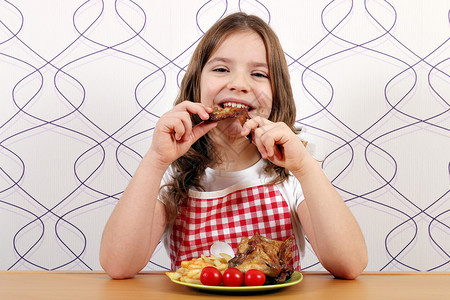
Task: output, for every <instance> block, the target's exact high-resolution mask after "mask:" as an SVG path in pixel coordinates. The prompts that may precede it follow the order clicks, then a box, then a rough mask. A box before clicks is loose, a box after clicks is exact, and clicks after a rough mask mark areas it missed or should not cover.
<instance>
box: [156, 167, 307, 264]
mask: <svg viewBox="0 0 450 300" xmlns="http://www.w3.org/2000/svg"><path fill="white" fill-rule="evenodd" d="M265 166H266V161H265V160H264V159H260V160H259V161H258V162H257V163H255V164H254V165H253V166H251V167H249V168H247V169H244V170H241V171H234V172H225V171H220V170H215V169H211V168H207V169H206V170H205V175H204V176H203V178H202V180H201V184H202V186H203V187H204V191H198V190H190V191H189V195H190V196H193V197H198V196H199V195H202V194H203V196H204V194H208V196H211V197H213V196H216V195H223V194H227V193H228V192H230V191H233V190H236V189H239V188H242V187H246V186H252V185H254V184H255V182H258V183H268V182H270V181H271V180H272V179H273V177H272V176H268V175H267V174H266V173H265V172H264V167H265ZM170 174H172V169H171V168H169V170H168V171H167V172H166V175H165V176H164V178H163V182H162V184H164V183H166V182H167V180H168V179H169V178H170ZM274 187H275V188H276V189H278V190H279V191H280V193H281V194H282V195H283V198H284V199H285V200H286V201H287V202H288V205H289V210H290V216H291V223H292V227H293V230H294V234H295V240H296V242H297V248H298V249H299V251H300V256H301V257H303V256H304V253H305V234H304V231H303V228H302V227H301V224H300V219H299V217H298V214H297V208H298V205H299V204H300V203H301V202H302V201H303V200H304V196H303V191H302V188H301V186H300V182H298V180H297V179H296V178H295V177H294V176H289V178H288V179H287V180H285V181H284V182H282V183H279V184H276V185H274ZM171 233H172V228H171V226H168V227H167V228H166V230H165V232H164V234H163V238H162V241H163V243H164V246H165V248H166V250H167V253H169V252H170V251H169V240H170V235H171Z"/></svg>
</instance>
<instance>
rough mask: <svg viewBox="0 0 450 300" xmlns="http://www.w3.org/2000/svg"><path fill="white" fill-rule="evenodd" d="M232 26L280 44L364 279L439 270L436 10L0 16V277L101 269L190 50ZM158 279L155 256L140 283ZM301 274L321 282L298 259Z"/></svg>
mask: <svg viewBox="0 0 450 300" xmlns="http://www.w3.org/2000/svg"><path fill="white" fill-rule="evenodd" d="M239 10H242V11H245V12H248V13H254V14H257V15H259V16H260V17H262V18H263V19H264V20H266V21H267V22H269V23H270V24H271V26H272V27H273V28H274V29H275V31H276V32H277V33H278V35H279V37H280V40H281V42H282V44H283V46H284V50H285V53H286V57H287V60H288V63H289V67H290V72H291V78H292V85H293V88H294V92H295V97H296V101H297V105H298V111H297V116H298V123H299V125H301V126H302V127H303V128H304V132H303V133H302V135H304V138H306V139H307V140H308V141H309V146H308V147H309V148H308V149H309V151H311V152H312V153H313V155H314V156H315V157H316V158H317V159H318V160H323V159H324V158H325V157H327V159H326V160H324V161H323V162H322V167H323V169H324V171H325V172H326V174H327V176H329V178H330V180H332V182H333V184H334V185H335V186H336V188H337V189H338V190H339V192H340V194H341V195H342V197H343V198H344V200H345V201H346V203H347V204H348V206H349V207H350V208H351V210H352V212H353V213H354V214H355V216H356V218H357V220H358V222H359V223H360V225H361V227H362V230H363V232H364V235H365V238H366V242H367V245H368V248H369V266H368V268H367V270H403V271H412V270H436V271H449V270H450V256H449V255H450V238H449V237H450V227H449V225H450V210H449V209H450V195H449V187H450V184H449V171H450V164H449V161H450V156H449V153H450V132H449V131H450V112H449V102H450V40H449V38H450V3H449V2H448V1H447V0H432V1H425V0H409V1H406V0H403V1H402V0H389V1H381V0H354V1H351V0H341V1H332V0H317V1H316V0H315V1H313V0H304V1H294V0H283V1H269V0H260V1H257V0H248V1H243V0H242V1H238V0H229V1H226V0H211V1H205V0H195V1H181V0H178V1H177V0H166V1H143V0H135V1H126V0H117V1H114V0H88V1H85V0H69V1H59V0H41V1H33V0H10V1H6V0H0V103H1V109H0V226H1V227H0V228H1V230H0V245H1V248H0V255H1V260H0V269H3V270H40V269H41V270H42V269H43V270H55V269H56V270H98V269H101V267H100V265H99V262H98V252H99V245H100V237H101V234H102V230H103V227H104V225H105V222H106V220H107V218H108V216H109V214H110V213H111V211H112V209H113V207H114V205H115V204H116V203H117V200H118V199H119V197H120V195H121V193H122V191H123V190H124V188H125V187H126V185H127V183H128V181H129V180H130V177H131V176H132V174H133V172H134V170H135V169H136V167H137V164H138V163H139V161H140V159H141V157H142V155H143V154H144V153H145V151H146V150H147V149H148V147H149V145H150V141H151V137H152V130H153V127H154V125H155V123H156V122H157V120H158V118H159V116H160V115H161V114H162V113H164V112H165V111H166V110H168V109H169V108H170V107H171V105H172V102H173V100H174V98H175V96H176V94H177V89H178V85H179V83H180V81H181V78H182V76H183V74H184V71H185V68H186V65H187V63H188V61H189V58H190V55H191V54H192V51H193V49H194V47H195V46H196V44H197V42H198V40H199V39H200V38H201V36H202V34H203V33H204V32H205V31H206V30H207V29H208V28H209V27H210V26H211V24H213V23H214V22H215V21H216V20H218V19H220V18H221V17H223V16H224V15H226V14H228V13H231V12H234V11H239ZM343 230H344V229H343ZM169 265H170V264H169V260H168V258H167V255H166V253H165V251H164V249H163V248H162V247H161V246H158V248H157V250H156V252H155V254H154V256H153V258H152V260H151V261H150V262H149V264H148V266H147V268H146V269H147V270H161V269H166V268H167V267H168V266H169ZM302 267H303V269H307V270H321V269H322V267H321V266H320V265H319V264H318V262H317V259H316V258H315V256H314V255H313V254H312V252H311V250H310V248H308V250H307V254H306V257H305V259H304V260H303V262H302Z"/></svg>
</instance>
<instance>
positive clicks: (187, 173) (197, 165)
mask: <svg viewBox="0 0 450 300" xmlns="http://www.w3.org/2000/svg"><path fill="white" fill-rule="evenodd" d="M238 31H253V32H256V33H257V34H258V35H259V36H260V37H261V38H262V40H263V42H264V45H265V47H266V52H267V62H268V66H269V75H270V76H269V77H270V80H271V86H272V95H273V98H272V100H273V102H272V111H271V114H270V116H269V120H271V121H273V122H284V123H286V124H287V125H288V126H289V127H290V128H291V129H292V131H294V132H296V131H295V128H294V124H295V115H296V109H295V101H294V98H293V94H292V88H291V84H290V77H289V70H288V66H287V63H286V58H285V55H284V52H283V49H282V47H281V45H280V42H279V40H278V37H277V36H276V34H275V33H274V31H273V30H272V29H271V28H270V26H269V25H268V24H267V23H266V22H264V21H263V20H262V19H260V18H259V17H257V16H253V15H247V14H245V13H242V12H238V13H234V14H231V15H229V16H227V17H225V18H224V19H222V20H220V21H218V22H217V23H215V24H214V25H213V26H212V27H211V28H210V29H209V30H208V31H207V32H206V33H205V35H204V36H203V38H202V39H201V41H200V43H199V44H198V46H197V48H196V49H195V51H194V53H193V55H192V58H191V61H190V63H189V66H188V68H187V70H186V74H185V75H184V77H183V80H182V82H181V86H180V92H179V95H178V97H177V99H176V100H175V103H174V105H177V104H179V103H181V102H182V101H192V102H200V99H201V98H200V77H201V73H202V70H203V67H204V66H205V64H206V63H207V61H208V60H209V58H210V57H211V55H212V54H213V53H214V51H215V50H216V49H217V48H218V47H219V46H220V45H221V43H222V42H223V41H224V40H225V39H226V38H227V37H228V36H229V35H230V34H232V33H235V32H238ZM192 122H193V125H196V124H198V123H200V122H201V119H200V118H199V117H198V116H197V115H192ZM214 160H215V154H214V149H213V146H212V143H211V140H210V139H209V137H208V135H207V134H206V135H204V136H203V137H201V138H200V139H199V140H198V141H197V142H195V143H194V144H193V145H192V147H191V148H190V149H189V150H188V152H186V153H185V154H184V155H183V156H181V157H180V158H178V159H177V160H175V161H174V162H173V163H172V167H173V170H174V175H173V178H172V179H171V180H170V181H169V182H168V183H167V184H166V185H165V186H164V189H162V193H161V196H162V199H163V201H164V202H165V204H166V209H167V213H168V216H169V221H170V222H172V221H173V220H174V219H175V217H176V215H177V214H178V208H179V207H180V204H181V203H182V202H183V201H184V200H185V199H186V198H187V197H188V192H189V189H190V188H197V189H200V190H201V189H202V186H201V185H200V179H201V177H202V175H203V174H204V172H205V169H206V167H208V166H209V165H210V164H211V163H213V162H214ZM265 172H267V173H269V174H276V175H277V176H276V177H275V179H274V180H273V182H272V183H278V182H282V181H284V180H286V179H287V177H288V174H289V172H288V170H286V169H285V168H282V167H279V166H277V165H274V164H272V163H271V162H270V161H267V167H266V168H265Z"/></svg>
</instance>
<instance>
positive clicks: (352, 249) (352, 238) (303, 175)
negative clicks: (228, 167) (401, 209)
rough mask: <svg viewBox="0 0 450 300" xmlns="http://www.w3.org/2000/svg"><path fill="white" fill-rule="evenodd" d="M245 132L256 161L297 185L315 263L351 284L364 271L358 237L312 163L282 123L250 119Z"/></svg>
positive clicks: (350, 218) (358, 232)
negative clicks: (267, 163) (281, 169)
mask: <svg viewBox="0 0 450 300" xmlns="http://www.w3.org/2000/svg"><path fill="white" fill-rule="evenodd" d="M250 130H254V144H255V145H256V147H257V148H258V150H259V152H260V153H261V156H262V157H263V158H266V159H269V160H270V161H272V162H273V163H274V164H276V165H279V166H282V167H285V168H287V169H288V170H290V171H291V173H292V174H293V175H294V176H295V177H296V178H297V179H298V180H299V182H300V184H301V186H302V190H303V193H304V196H305V200H304V201H303V202H302V203H301V204H300V205H299V207H298V215H299V218H300V222H301V223H302V226H303V229H304V230H305V233H306V235H307V237H308V239H309V241H310V243H311V245H312V247H313V250H314V252H315V253H316V255H317V257H318V258H319V261H320V263H321V264H322V265H323V267H324V268H326V269H327V270H328V271H329V272H330V273H332V274H333V275H334V276H336V277H339V278H347V279H352V278H356V277H357V276H358V275H359V274H360V273H361V272H362V271H363V270H364V269H365V267H366V266H367V249H366V244H365V241H364V237H363V235H362V232H361V230H360V228H359V225H358V223H357V222H356V220H355V218H354V217H353V215H352V213H351V212H350V210H349V209H348V207H347V205H346V204H345V202H344V201H343V200H342V198H341V197H340V196H339V194H338V193H337V191H336V189H335V188H334V187H333V185H332V184H331V183H330V181H329V180H328V178H327V177H326V176H325V174H324V173H323V171H322V169H321V168H320V166H319V164H318V163H317V161H316V160H315V159H314V158H313V157H312V156H311V155H310V154H309V153H308V151H306V149H305V147H304V146H303V144H302V142H301V140H300V139H299V138H298V137H297V136H296V135H295V134H294V133H293V132H292V131H291V130H290V129H289V127H287V125H286V124H285V123H282V122H279V123H273V122H270V121H268V120H266V119H263V118H259V117H256V118H253V119H251V120H249V121H247V122H246V123H245V124H244V130H243V131H242V135H247V134H248V133H249V132H250Z"/></svg>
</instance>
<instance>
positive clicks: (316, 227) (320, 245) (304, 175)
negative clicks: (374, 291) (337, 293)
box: [294, 154, 367, 279]
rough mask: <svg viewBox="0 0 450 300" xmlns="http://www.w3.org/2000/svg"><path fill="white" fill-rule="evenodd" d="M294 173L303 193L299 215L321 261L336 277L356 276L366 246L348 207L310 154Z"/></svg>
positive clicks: (365, 264)
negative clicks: (303, 197) (303, 198)
mask: <svg viewBox="0 0 450 300" xmlns="http://www.w3.org/2000/svg"><path fill="white" fill-rule="evenodd" d="M294 176H295V177H297V179H298V180H299V181H300V184H301V186H302V189H303V194H304V196H305V200H304V201H303V202H302V203H301V204H300V205H299V207H298V215H299V218H300V221H301V223H302V226H303V229H304V230H305V233H306V235H307V237H308V239H309V242H310V243H311V246H312V248H313V249H314V252H315V253H316V255H317V257H318V259H319V261H320V263H321V264H322V266H323V267H324V268H325V269H327V270H328V271H329V272H330V273H331V274H333V275H334V276H336V277H338V278H345V279H354V278H356V277H357V276H358V275H359V274H360V273H361V272H362V271H363V270H364V269H365V267H366V266H367V249H366V244H365V242H364V237H363V235H362V232H361V230H360V228H359V225H358V223H357V222H356V220H355V218H354V217H353V215H352V213H351V212H350V210H349V208H348V207H347V205H346V204H345V202H344V201H343V200H342V199H341V197H340V196H339V194H338V193H337V191H336V189H335V188H334V187H333V186H332V185H331V183H330V182H329V180H328V178H327V177H326V176H325V174H324V173H323V171H322V169H321V168H320V166H319V164H318V163H317V162H316V161H315V160H314V158H312V157H311V156H310V155H309V154H308V155H307V157H306V158H305V159H304V162H303V167H302V169H301V170H299V171H297V172H296V173H294Z"/></svg>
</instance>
